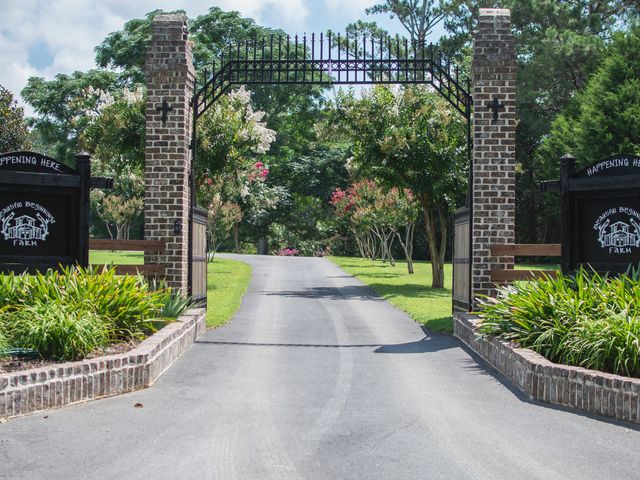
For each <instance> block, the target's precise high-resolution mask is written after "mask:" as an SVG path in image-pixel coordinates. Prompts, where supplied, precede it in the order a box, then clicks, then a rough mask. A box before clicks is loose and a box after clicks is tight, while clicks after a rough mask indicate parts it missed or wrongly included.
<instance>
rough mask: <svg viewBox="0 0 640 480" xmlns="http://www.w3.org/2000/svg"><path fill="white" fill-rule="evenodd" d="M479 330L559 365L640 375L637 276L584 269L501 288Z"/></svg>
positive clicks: (639, 289) (486, 301)
mask: <svg viewBox="0 0 640 480" xmlns="http://www.w3.org/2000/svg"><path fill="white" fill-rule="evenodd" d="M481 310H482V312H481V317H482V324H481V326H480V331H481V332H482V333H485V334H489V335H497V336H501V337H503V338H505V339H507V340H512V341H515V342H517V343H518V344H519V345H521V346H523V347H526V348H531V349H532V350H535V351H536V352H538V353H540V354H542V355H544V356H545V357H546V358H548V359H549V360H551V361H553V362H556V363H563V364H567V365H576V366H581V367H585V368H594V369H598V370H602V371H605V372H610V373H616V374H620V375H627V376H640V281H639V277H638V274H637V272H631V273H630V274H628V275H620V276H617V277H611V278H609V277H606V276H601V275H598V274H597V273H595V272H587V271H586V270H584V269H581V270H579V271H578V272H577V273H576V275H574V276H564V275H558V277H557V278H555V279H551V278H545V279H540V280H537V281H532V282H528V283H523V284H517V285H513V286H509V287H503V288H501V289H500V293H499V296H498V298H497V299H490V298H486V299H484V300H483V301H482V302H481Z"/></svg>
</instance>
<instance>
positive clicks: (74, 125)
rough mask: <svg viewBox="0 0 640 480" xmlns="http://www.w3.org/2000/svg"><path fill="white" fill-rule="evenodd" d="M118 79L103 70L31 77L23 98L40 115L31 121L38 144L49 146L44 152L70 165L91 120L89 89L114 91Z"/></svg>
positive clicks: (115, 74) (114, 74) (116, 76)
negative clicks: (51, 76)
mask: <svg viewBox="0 0 640 480" xmlns="http://www.w3.org/2000/svg"><path fill="white" fill-rule="evenodd" d="M118 78H119V74H118V73H116V72H109V71H104V70H89V71H88V72H74V73H72V74H71V75H66V74H59V75H56V77H55V78H54V79H53V80H45V79H44V78H40V77H30V78H29V80H28V81H27V85H26V87H25V88H24V89H23V90H22V98H24V100H25V101H26V102H27V103H29V104H30V105H31V106H32V107H33V109H34V110H35V112H36V114H37V117H35V118H34V119H32V120H31V124H32V127H33V129H34V133H35V135H36V137H37V139H38V141H39V143H40V144H41V145H43V146H45V147H46V148H45V151H44V152H43V153H47V154H49V155H51V156H52V157H54V158H55V159H57V160H59V161H62V162H65V163H67V164H69V165H71V164H72V160H73V155H74V154H75V153H77V152H78V151H79V146H78V139H79V135H80V133H81V132H82V131H83V129H84V128H85V127H86V126H87V124H88V122H89V120H90V118H89V117H88V116H87V115H86V111H87V109H89V108H92V107H93V106H94V104H95V103H94V102H91V100H92V99H90V98H88V97H87V95H86V92H87V89H88V88H90V87H92V88H95V89H99V90H103V91H109V90H112V89H114V88H116V87H117V85H118Z"/></svg>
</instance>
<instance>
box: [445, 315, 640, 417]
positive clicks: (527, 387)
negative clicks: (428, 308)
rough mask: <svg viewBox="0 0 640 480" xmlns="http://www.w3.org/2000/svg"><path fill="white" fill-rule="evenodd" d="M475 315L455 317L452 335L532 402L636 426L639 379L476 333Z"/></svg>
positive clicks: (638, 403) (638, 404)
mask: <svg viewBox="0 0 640 480" xmlns="http://www.w3.org/2000/svg"><path fill="white" fill-rule="evenodd" d="M478 322H479V318H478V317H477V316H475V315H471V314H465V313H456V314H454V334H455V335H456V337H458V338H459V339H460V340H462V341H463V342H464V343H465V344H466V345H467V346H469V348H471V349H472V350H473V351H474V352H476V353H477V354H478V355H480V356H481V357H482V358H483V359H484V360H485V361H486V362H488V363H489V364H490V365H491V366H493V367H494V368H495V369H496V370H498V371H499V372H500V373H502V374H503V375H505V376H506V377H507V378H509V380H511V381H512V382H513V383H515V384H516V386H517V387H518V388H519V389H520V390H522V391H523V392H524V393H526V394H527V395H529V397H531V398H532V399H535V400H541V401H543V402H548V403H553V404H556V405H562V406H565V407H572V408H576V409H580V410H584V411H586V412H589V413H595V414H598V415H605V416H608V417H613V418H616V419H619V420H626V421H629V422H634V423H640V379H638V378H629V377H622V376H620V375H613V374H609V373H603V372H599V371H597V370H589V369H586V368H581V367H570V366H567V365H558V364H556V363H553V362H550V361H549V360H547V359H546V358H544V357H543V356H542V355H539V354H538V353H536V352H534V351H532V350H529V349H526V348H518V347H516V346H514V345H513V344H511V343H509V342H506V341H504V340H499V339H497V338H494V337H486V336H482V335H480V334H479V333H478V331H477V324H478Z"/></svg>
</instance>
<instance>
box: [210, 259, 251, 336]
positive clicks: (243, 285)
mask: <svg viewBox="0 0 640 480" xmlns="http://www.w3.org/2000/svg"><path fill="white" fill-rule="evenodd" d="M207 274H208V275H207V305H208V308H207V327H210V328H211V327H220V326H222V325H224V324H225V323H227V322H228V321H229V320H230V319H231V317H232V316H233V314H234V313H236V312H237V311H238V309H239V308H240V302H241V301H242V297H243V296H244V294H245V292H246V291H247V288H248V287H249V282H250V281H251V267H250V266H249V265H247V264H246V263H244V262H239V261H237V260H231V259H228V258H219V257H216V258H215V260H214V261H213V262H212V263H209V264H208V267H207Z"/></svg>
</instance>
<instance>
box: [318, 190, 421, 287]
mask: <svg viewBox="0 0 640 480" xmlns="http://www.w3.org/2000/svg"><path fill="white" fill-rule="evenodd" d="M330 203H331V205H332V206H333V208H334V210H335V214H336V216H337V217H338V219H339V223H340V224H341V226H342V227H343V228H346V229H348V230H349V232H350V234H351V236H352V237H353V238H354V239H355V241H356V244H357V246H358V250H359V251H360V255H361V256H362V257H364V258H371V259H373V260H375V259H376V258H380V259H381V260H382V261H389V263H391V264H392V265H395V261H394V258H393V255H392V246H393V242H394V241H395V240H396V239H397V240H398V242H399V243H400V246H401V247H402V250H403V252H404V255H405V260H406V262H407V271H408V273H409V274H413V273H414V269H413V237H414V233H415V225H416V220H417V219H418V217H419V214H420V208H419V204H418V202H417V201H416V198H415V195H413V192H411V190H409V189H404V190H402V189H399V188H397V187H392V188H390V189H385V188H383V187H382V186H380V185H378V184H377V183H376V182H375V181H373V180H361V181H359V182H355V183H353V184H351V185H350V186H349V187H348V188H347V189H345V190H343V189H341V188H337V189H336V190H335V191H334V192H333V195H332V197H331V202H330Z"/></svg>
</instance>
